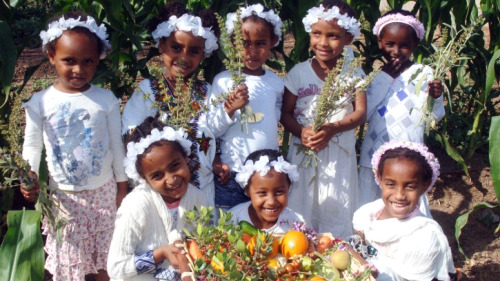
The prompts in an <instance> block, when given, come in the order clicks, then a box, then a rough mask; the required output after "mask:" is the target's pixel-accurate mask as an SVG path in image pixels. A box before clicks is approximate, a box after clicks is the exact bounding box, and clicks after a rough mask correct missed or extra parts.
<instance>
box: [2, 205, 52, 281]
mask: <svg viewBox="0 0 500 281" xmlns="http://www.w3.org/2000/svg"><path fill="white" fill-rule="evenodd" d="M40 219H41V214H40V212H38V211H31V210H22V211H10V212H9V213H8V214H7V225H8V228H9V229H8V230H7V233H6V235H5V237H4V240H3V242H2V246H1V247H0V256H1V257H2V258H1V259H0V280H2V281H11V280H12V281H30V280H44V277H43V275H44V269H43V265H44V261H45V254H44V251H43V241H42V235H41V233H40Z"/></svg>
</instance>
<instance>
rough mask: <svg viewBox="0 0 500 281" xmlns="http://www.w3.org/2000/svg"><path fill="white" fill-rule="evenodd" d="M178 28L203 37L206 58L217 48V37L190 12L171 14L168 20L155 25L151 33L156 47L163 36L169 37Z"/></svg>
mask: <svg viewBox="0 0 500 281" xmlns="http://www.w3.org/2000/svg"><path fill="white" fill-rule="evenodd" d="M176 30H180V31H184V32H191V33H193V35H194V36H200V37H203V39H205V50H204V52H205V57H206V58H208V57H209V56H210V55H211V54H212V52H213V51H215V50H217V48H219V45H217V37H216V36H215V34H214V32H213V31H212V29H211V28H209V27H203V24H202V22H201V18H200V17H197V16H193V15H190V14H183V15H182V16H181V17H180V18H178V17H177V16H171V17H170V18H169V19H168V21H164V22H162V23H160V24H158V26H157V27H156V29H155V31H153V33H152V34H151V35H152V36H153V39H154V40H155V41H156V47H158V44H159V43H160V39H161V38H163V37H169V36H170V34H171V33H172V32H173V31H176Z"/></svg>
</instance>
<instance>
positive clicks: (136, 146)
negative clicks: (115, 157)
mask: <svg viewBox="0 0 500 281" xmlns="http://www.w3.org/2000/svg"><path fill="white" fill-rule="evenodd" d="M159 140H168V141H175V142H178V143H179V144H180V145H181V146H182V148H183V149H184V152H185V153H186V154H187V155H189V154H190V153H191V141H189V140H188V139H187V135H186V134H185V132H184V129H183V128H181V129H179V130H177V131H176V130H174V129H173V128H172V127H164V128H163V130H162V131H160V130H158V129H156V128H155V129H153V130H152V131H151V134H149V135H148V136H146V137H144V138H142V139H141V140H140V141H138V142H129V143H128V144H127V157H126V158H125V160H123V164H124V166H125V172H126V173H127V176H128V177H129V178H130V179H133V180H136V181H138V182H140V183H143V182H145V181H144V179H143V178H141V176H140V175H139V173H138V172H137V169H136V167H135V163H136V162H137V155H139V154H142V153H144V151H145V150H146V149H147V148H148V147H149V146H150V145H151V144H152V143H154V142H157V141H159Z"/></svg>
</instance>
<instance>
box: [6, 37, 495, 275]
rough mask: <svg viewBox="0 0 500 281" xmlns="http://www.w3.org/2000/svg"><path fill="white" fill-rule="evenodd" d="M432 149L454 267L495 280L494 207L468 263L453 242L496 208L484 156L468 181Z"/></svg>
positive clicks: (45, 74)
mask: <svg viewBox="0 0 500 281" xmlns="http://www.w3.org/2000/svg"><path fill="white" fill-rule="evenodd" d="M292 46H293V45H292ZM43 58H44V55H43V53H42V52H41V50H40V49H31V50H26V51H24V52H23V54H22V55H21V57H20V58H19V60H18V64H17V67H16V70H15V80H14V82H16V83H22V80H23V77H24V72H25V70H26V68H28V67H29V66H32V65H35V64H37V63H38V62H40V61H41V60H42V59H43ZM55 77H56V73H55V71H54V69H53V68H52V66H51V65H50V64H49V63H48V62H46V63H44V64H42V66H41V67H40V68H39V69H38V70H37V71H36V72H35V74H34V78H32V79H31V80H30V81H36V80H37V79H48V80H49V81H52V80H54V79H55ZM32 84H33V82H30V83H28V88H29V87H30V85H32ZM432 150H433V152H434V153H435V154H436V156H437V157H438V159H439V161H440V163H441V176H440V178H439V179H438V181H437V183H436V186H435V187H434V189H433V190H432V191H431V192H430V193H429V201H430V206H431V212H432V215H433V217H434V219H435V220H436V221H437V222H439V223H440V225H441V227H442V228H443V231H444V233H445V234H446V236H447V238H448V241H449V244H450V247H451V250H452V253H453V261H454V263H455V267H457V268H460V269H461V271H462V273H463V278H462V280H464V281H465V280H480V281H494V280H495V281H496V280H499V277H498V276H499V275H500V237H495V235H494V230H495V227H496V226H497V225H498V223H499V222H498V217H499V216H500V208H498V207H497V208H496V209H494V210H493V211H492V212H489V211H488V212H484V210H486V209H481V210H478V211H476V212H474V213H473V215H472V216H471V218H470V219H469V222H468V223H467V225H466V226H465V227H464V229H463V231H462V234H461V236H460V242H461V245H462V247H463V249H464V252H465V254H466V255H467V256H468V257H469V258H470V260H466V258H465V257H464V255H462V254H461V253H460V252H459V251H458V244H457V241H456V239H455V221H456V219H457V217H458V216H460V215H462V214H464V213H465V212H467V211H469V210H471V209H472V207H473V206H475V205H476V204H478V203H481V202H488V203H490V204H491V205H494V206H498V202H497V199H496V196H495V193H494V190H493V183H492V178H491V172H490V167H489V164H488V163H489V161H488V155H487V153H485V152H477V153H476V154H475V155H474V156H473V158H472V159H471V160H470V161H469V163H468V167H469V172H470V178H469V177H467V176H466V175H465V174H464V173H463V172H462V170H461V169H460V168H459V167H458V165H457V164H456V163H455V162H454V161H453V160H452V159H451V158H449V157H448V156H447V155H446V153H445V152H444V151H443V150H441V149H439V148H432ZM492 217H493V221H494V220H495V218H496V222H492V219H491V218H492ZM497 274H498V275H497Z"/></svg>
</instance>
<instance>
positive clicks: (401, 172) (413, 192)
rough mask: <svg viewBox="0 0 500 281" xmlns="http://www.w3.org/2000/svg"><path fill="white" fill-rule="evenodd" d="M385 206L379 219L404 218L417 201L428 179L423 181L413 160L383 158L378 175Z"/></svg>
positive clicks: (427, 183) (428, 182) (415, 205)
mask: <svg viewBox="0 0 500 281" xmlns="http://www.w3.org/2000/svg"><path fill="white" fill-rule="evenodd" d="M378 180H379V183H380V186H381V188H382V200H383V201H384V204H385V208H384V210H383V211H382V213H381V214H380V216H379V219H388V218H397V219H404V218H406V217H407V216H408V215H409V214H410V213H411V211H413V210H414V209H415V208H416V207H417V204H418V202H419V199H420V196H421V195H422V194H423V193H424V191H425V189H426V188H427V186H428V185H429V184H430V180H429V181H426V182H424V180H423V179H422V176H421V170H420V168H419V166H418V165H417V164H416V162H415V161H412V160H410V159H407V158H391V159H387V160H385V163H384V168H383V171H382V175H378Z"/></svg>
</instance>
